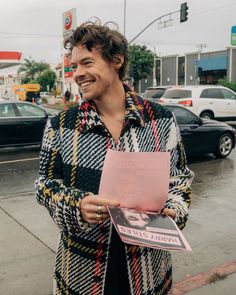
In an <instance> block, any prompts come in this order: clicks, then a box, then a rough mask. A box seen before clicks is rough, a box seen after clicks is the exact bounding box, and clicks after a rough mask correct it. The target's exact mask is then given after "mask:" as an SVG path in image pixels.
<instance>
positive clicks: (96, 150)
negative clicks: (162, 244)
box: [36, 86, 193, 295]
mask: <svg viewBox="0 0 236 295" xmlns="http://www.w3.org/2000/svg"><path fill="white" fill-rule="evenodd" d="M125 90H126V114H125V120H124V124H123V130H122V133H121V136H120V139H119V141H118V142H115V141H114V139H113V138H112V136H111V134H110V133H109V131H108V130H107V129H106V127H105V126H104V124H103V122H102V121H101V118H100V116H99V114H98V112H97V110H96V106H95V104H94V103H93V102H92V101H90V102H88V101H85V102H83V103H81V104H80V105H78V106H75V107H73V108H71V109H69V110H67V111H63V112H61V113H60V114H58V115H57V116H56V117H54V118H52V119H51V120H49V121H48V124H47V126H46V130H45V134H44V139H43V143H42V149H41V153H40V173H39V174H40V176H39V178H38V179H37V180H36V197H37V201H38V202H39V203H40V204H41V205H43V206H45V207H46V208H47V210H48V211H49V214H50V215H51V217H52V218H53V220H54V222H55V223H56V224H57V226H58V227H59V229H60V240H59V244H58V249H57V255H56V265H55V273H54V278H55V282H56V288H55V290H54V294H70V295H75V294H76V295H102V294H103V293H104V284H105V276H106V269H107V263H108V256H109V245H110V241H111V228H112V226H111V223H110V221H109V220H107V221H106V222H104V223H102V224H96V225H90V224H88V223H86V222H84V221H83V220H82V219H81V216H80V209H79V204H80V200H81V199H82V198H83V197H84V195H85V194H86V193H87V192H92V193H94V194H97V193H98V189H99V183H100V177H101V172H102V167H103V162H104V158H105V155H106V151H107V149H108V148H112V149H116V150H120V151H129V152H134V151H139V152H147V151H148V152H154V151H169V152H170V153H171V169H170V174H171V175H170V185H169V198H168V201H167V202H166V205H165V206H166V207H168V208H174V209H175V210H176V212H177V214H176V220H175V221H176V222H177V224H178V226H179V227H180V228H183V227H184V226H185V223H186V221H187V217H188V207H189V205H190V200H191V190H190V187H189V186H190V183H191V180H192V176H193V174H192V172H191V171H190V170H189V169H188V168H187V166H186V159H185V154H184V148H183V145H182V142H181V138H180V134H179V130H178V127H177V124H176V120H175V117H174V116H173V114H172V113H171V112H170V111H169V110H167V109H165V108H163V107H162V106H160V105H158V104H153V103H150V102H147V101H145V100H143V99H142V98H141V97H138V96H137V95H136V94H135V93H132V92H131V91H130V90H129V89H128V88H127V87H126V86H125ZM111 99H112V98H111ZM125 251H126V259H127V268H128V276H129V277H128V279H129V284H130V292H131V294H132V295H151V294H152V295H153V294H158V295H166V294H171V287H172V265H171V255H170V253H169V252H168V251H163V250H156V249H151V248H146V247H139V246H131V245H125ZM111 295H112V294H111Z"/></svg>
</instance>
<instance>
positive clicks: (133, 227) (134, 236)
mask: <svg viewBox="0 0 236 295" xmlns="http://www.w3.org/2000/svg"><path fill="white" fill-rule="evenodd" d="M108 211H109V214H110V216H111V219H112V222H113V224H114V226H115V228H116V230H117V232H118V234H119V235H120V237H121V240H122V241H123V242H125V243H128V244H133V245H139V246H144V247H150V248H155V249H163V250H172V251H177V250H184V251H191V247H190V245H189V243H188V242H187V240H186V239H185V237H184V235H183V233H182V232H181V231H180V229H179V228H178V226H177V225H176V223H175V222H174V221H173V220H172V219H171V218H170V217H168V216H163V215H161V214H157V213H153V212H147V211H145V212H143V211H137V210H134V209H130V208H111V207H110V208H108Z"/></svg>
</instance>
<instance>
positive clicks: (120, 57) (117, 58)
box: [113, 55, 124, 70]
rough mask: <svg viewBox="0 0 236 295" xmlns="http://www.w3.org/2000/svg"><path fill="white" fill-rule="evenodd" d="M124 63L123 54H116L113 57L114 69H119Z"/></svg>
mask: <svg viewBox="0 0 236 295" xmlns="http://www.w3.org/2000/svg"><path fill="white" fill-rule="evenodd" d="M123 63H124V56H123V55H117V56H115V57H114V59H113V64H114V67H115V69H117V70H118V69H120V68H121V67H122V65H123Z"/></svg>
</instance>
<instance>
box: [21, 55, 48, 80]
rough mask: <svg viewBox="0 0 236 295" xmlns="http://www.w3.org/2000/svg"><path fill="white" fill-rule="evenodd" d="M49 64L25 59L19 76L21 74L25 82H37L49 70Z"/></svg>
mask: <svg viewBox="0 0 236 295" xmlns="http://www.w3.org/2000/svg"><path fill="white" fill-rule="evenodd" d="M49 69H50V66H49V64H47V63H45V62H36V61H35V60H31V59H28V58H25V60H24V63H23V64H22V65H21V66H20V67H19V69H18V71H17V72H18V75H20V74H21V73H22V74H23V75H22V80H23V81H25V82H26V81H28V82H29V81H32V80H36V79H37V78H38V77H39V76H40V75H41V74H42V73H43V72H44V71H45V70H49Z"/></svg>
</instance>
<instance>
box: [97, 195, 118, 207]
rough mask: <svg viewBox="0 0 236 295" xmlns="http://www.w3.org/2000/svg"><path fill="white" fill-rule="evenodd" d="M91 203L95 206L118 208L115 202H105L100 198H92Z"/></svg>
mask: <svg viewBox="0 0 236 295" xmlns="http://www.w3.org/2000/svg"><path fill="white" fill-rule="evenodd" d="M93 203H94V204H95V205H101V206H110V207H118V206H120V203H119V202H118V201H115V200H107V199H104V198H101V197H94V199H93Z"/></svg>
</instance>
